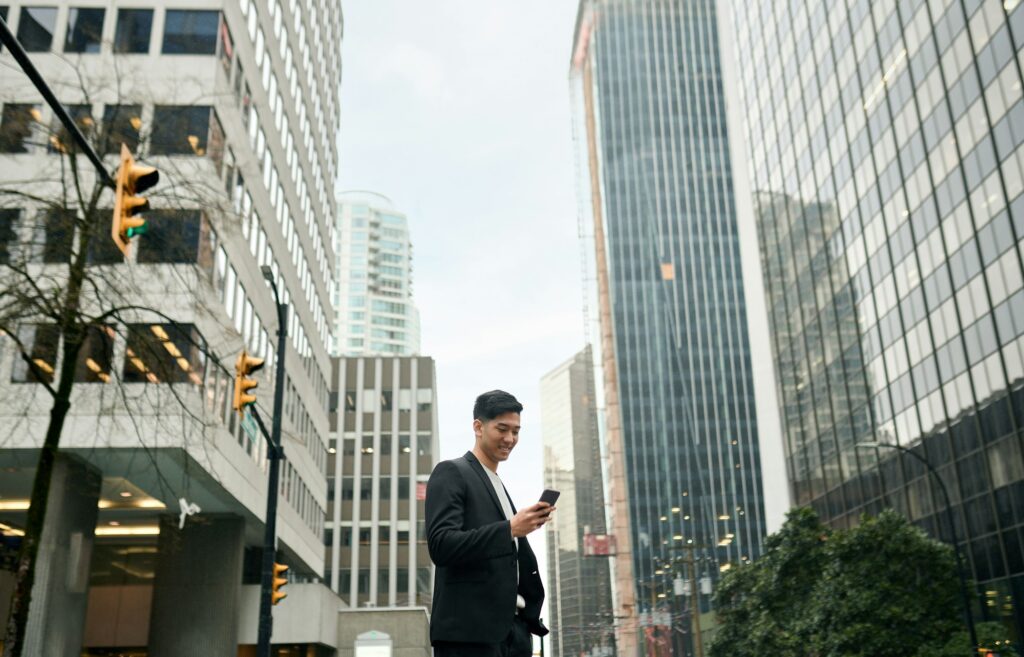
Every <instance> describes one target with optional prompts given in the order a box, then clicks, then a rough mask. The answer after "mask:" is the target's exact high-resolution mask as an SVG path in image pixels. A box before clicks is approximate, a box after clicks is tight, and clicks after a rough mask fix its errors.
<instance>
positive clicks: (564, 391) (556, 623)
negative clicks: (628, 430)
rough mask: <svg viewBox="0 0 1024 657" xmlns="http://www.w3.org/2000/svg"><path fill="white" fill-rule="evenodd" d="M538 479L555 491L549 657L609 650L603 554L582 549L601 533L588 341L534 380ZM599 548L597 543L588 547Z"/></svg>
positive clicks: (595, 655) (586, 656)
mask: <svg viewBox="0 0 1024 657" xmlns="http://www.w3.org/2000/svg"><path fill="white" fill-rule="evenodd" d="M540 406H541V408H540V424H541V440H542V442H543V444H544V487H545V488H553V489H555V490H557V491H560V492H561V497H559V498H558V513H556V514H555V515H554V517H553V519H552V520H551V522H549V523H548V524H547V525H546V526H545V529H546V538H547V548H548V550H547V551H548V592H547V606H548V611H547V613H546V617H547V618H548V625H549V627H550V628H551V639H550V642H549V644H548V645H550V646H551V655H552V656H553V657H609V656H610V655H612V654H614V648H613V645H614V634H613V632H612V626H613V623H612V620H613V618H612V617H613V615H614V614H613V611H612V600H611V580H610V576H609V564H608V558H607V557H605V556H598V555H591V554H588V550H587V546H586V543H587V540H588V535H589V536H603V535H605V534H606V533H607V529H606V526H605V512H604V485H603V481H602V477H601V469H602V468H601V446H600V444H599V442H598V441H597V440H595V439H594V437H595V436H596V435H597V433H598V429H597V408H596V405H595V395H594V368H593V356H592V351H591V349H590V347H586V348H584V350H583V351H581V352H580V353H578V354H576V355H575V356H573V357H572V358H570V359H569V360H568V361H566V362H564V363H562V364H561V365H559V366H558V367H556V368H555V369H553V370H552V371H550V372H548V373H547V374H545V375H544V377H543V378H542V379H541V381H540ZM590 552H599V550H590Z"/></svg>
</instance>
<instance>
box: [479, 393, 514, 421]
mask: <svg viewBox="0 0 1024 657" xmlns="http://www.w3.org/2000/svg"><path fill="white" fill-rule="evenodd" d="M522 412H523V405H522V404H520V403H519V400H518V399H516V398H515V397H513V396H512V395H511V394H509V393H507V392H505V391H504V390H491V391H490V392H485V393H483V394H482V395H480V396H479V397H477V398H476V403H475V404H473V419H474V420H480V421H481V422H486V421H487V420H493V419H494V418H496V417H498V416H499V415H503V414H505V413H522Z"/></svg>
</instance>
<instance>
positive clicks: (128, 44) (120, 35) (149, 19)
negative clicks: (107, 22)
mask: <svg viewBox="0 0 1024 657" xmlns="http://www.w3.org/2000/svg"><path fill="white" fill-rule="evenodd" d="M143 17H145V18H143ZM139 19H143V20H139ZM114 20H115V21H116V22H115V23H114V43H113V49H114V53H115V54H118V55H148V54H149V50H150V48H151V47H152V45H153V10H152V9H144V8H135V7H119V8H118V10H117V15H116V16H115V18H114ZM140 28H141V29H140ZM142 31H145V37H143V36H142V35H141V34H140V33H141V32H142ZM143 42H144V43H145V45H144V46H143Z"/></svg>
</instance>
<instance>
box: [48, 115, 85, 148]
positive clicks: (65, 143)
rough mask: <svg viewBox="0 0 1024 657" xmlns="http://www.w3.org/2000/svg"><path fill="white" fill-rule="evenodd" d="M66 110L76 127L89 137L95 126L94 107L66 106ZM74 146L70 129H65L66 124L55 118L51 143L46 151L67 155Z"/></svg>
mask: <svg viewBox="0 0 1024 657" xmlns="http://www.w3.org/2000/svg"><path fill="white" fill-rule="evenodd" d="M64 108H65V109H66V110H67V111H68V115H69V116H70V117H71V120H72V121H74V122H75V125H76V126H78V129H79V130H81V131H82V134H84V135H86V136H87V137H88V135H89V133H90V132H91V131H92V126H93V120H92V107H90V106H89V105H65V106H64ZM73 144H74V138H73V137H72V136H71V133H70V132H68V129H67V128H65V127H64V123H63V122H62V121H61V120H60V119H59V118H58V117H56V116H55V117H53V127H52V128H51V129H50V143H49V144H47V146H46V150H47V151H49V152H50V153H67V152H68V151H69V150H71V149H72V148H74V146H73Z"/></svg>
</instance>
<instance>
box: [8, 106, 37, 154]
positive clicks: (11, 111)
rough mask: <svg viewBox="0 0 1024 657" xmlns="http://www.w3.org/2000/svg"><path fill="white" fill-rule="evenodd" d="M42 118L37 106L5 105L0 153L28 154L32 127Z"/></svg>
mask: <svg viewBox="0 0 1024 657" xmlns="http://www.w3.org/2000/svg"><path fill="white" fill-rule="evenodd" d="M41 118H42V114H40V113H39V108H38V107H36V106H35V105H24V104H20V105H19V104H16V103H7V104H5V105H4V111H3V114H2V115H0V153H27V152H28V147H29V145H30V144H31V143H32V142H31V137H32V126H33V125H34V124H36V123H38V122H39V120H40V119H41Z"/></svg>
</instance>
